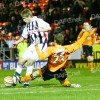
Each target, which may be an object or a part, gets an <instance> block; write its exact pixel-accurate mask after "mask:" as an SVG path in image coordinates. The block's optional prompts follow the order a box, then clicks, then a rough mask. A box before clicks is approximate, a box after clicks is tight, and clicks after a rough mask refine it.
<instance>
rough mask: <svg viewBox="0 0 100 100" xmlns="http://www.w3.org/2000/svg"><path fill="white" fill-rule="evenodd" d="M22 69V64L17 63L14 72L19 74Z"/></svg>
mask: <svg viewBox="0 0 100 100" xmlns="http://www.w3.org/2000/svg"><path fill="white" fill-rule="evenodd" d="M22 69H23V68H22V66H19V65H18V64H17V68H16V72H17V73H18V74H21V72H22Z"/></svg>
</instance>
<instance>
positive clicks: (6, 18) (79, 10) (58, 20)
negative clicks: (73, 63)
mask: <svg viewBox="0 0 100 100" xmlns="http://www.w3.org/2000/svg"><path fill="white" fill-rule="evenodd" d="M25 8H29V9H30V10H31V11H32V13H33V15H34V16H38V17H40V18H42V19H44V20H45V21H47V22H48V23H49V24H50V25H51V27H52V30H51V32H50V35H49V42H52V41H53V34H57V33H63V34H64V36H65V41H64V44H65V45H67V44H71V43H73V42H75V41H76V39H77V36H78V34H79V32H80V30H81V29H82V25H83V23H84V22H86V21H87V22H89V23H90V24H91V25H92V27H94V28H97V33H96V37H97V41H100V1H99V0H0V59H1V61H6V60H10V61H14V60H17V59H18V56H17V55H18V51H17V49H16V47H14V46H13V42H14V41H16V36H20V35H21V33H22V31H23V28H24V26H25V23H24V22H23V20H22V18H21V16H20V12H21V11H22V10H23V9H25ZM27 43H28V44H29V41H27ZM99 43H100V42H97V44H96V45H95V46H94V51H95V59H97V58H98V59H100V50H99V47H100V44H99ZM78 53H79V54H80V53H81V50H79V52H77V53H76V55H77V54H78ZM98 55H99V57H96V56H98ZM72 58H73V57H72ZM76 59H77V58H76ZM79 59H81V57H80V55H79Z"/></svg>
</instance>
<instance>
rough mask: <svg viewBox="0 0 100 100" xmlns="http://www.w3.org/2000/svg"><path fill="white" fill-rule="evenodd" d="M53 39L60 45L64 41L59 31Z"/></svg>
mask: <svg viewBox="0 0 100 100" xmlns="http://www.w3.org/2000/svg"><path fill="white" fill-rule="evenodd" d="M54 40H55V41H56V43H57V44H60V45H62V44H63V43H64V35H63V34H61V33H58V34H55V35H54Z"/></svg>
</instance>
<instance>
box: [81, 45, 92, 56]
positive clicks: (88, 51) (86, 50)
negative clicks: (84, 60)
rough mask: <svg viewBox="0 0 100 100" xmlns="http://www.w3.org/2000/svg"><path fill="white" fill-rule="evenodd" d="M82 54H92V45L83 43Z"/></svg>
mask: <svg viewBox="0 0 100 100" xmlns="http://www.w3.org/2000/svg"><path fill="white" fill-rule="evenodd" d="M83 55H86V57H88V56H93V48H92V46H88V45H84V46H83Z"/></svg>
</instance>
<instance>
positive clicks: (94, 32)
mask: <svg viewBox="0 0 100 100" xmlns="http://www.w3.org/2000/svg"><path fill="white" fill-rule="evenodd" d="M90 34H92V43H93V44H94V43H96V29H95V28H94V29H93V30H92V31H91V33H90Z"/></svg>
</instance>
